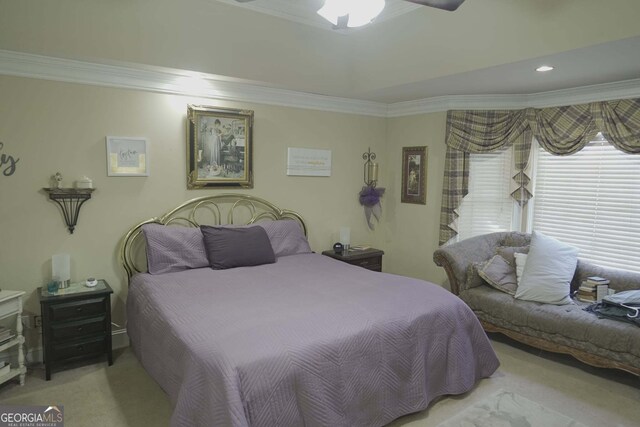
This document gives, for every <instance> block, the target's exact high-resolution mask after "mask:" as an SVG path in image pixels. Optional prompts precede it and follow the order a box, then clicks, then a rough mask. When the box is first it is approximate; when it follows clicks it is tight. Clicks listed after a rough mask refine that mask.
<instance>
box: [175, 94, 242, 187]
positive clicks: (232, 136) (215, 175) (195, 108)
mask: <svg viewBox="0 0 640 427" xmlns="http://www.w3.org/2000/svg"><path fill="white" fill-rule="evenodd" d="M252 153H253V111H251V110H234V109H229V108H218V107H208V106H202V105H188V106H187V188H188V189H200V188H215V187H218V188H253V170H252V168H253V155H252Z"/></svg>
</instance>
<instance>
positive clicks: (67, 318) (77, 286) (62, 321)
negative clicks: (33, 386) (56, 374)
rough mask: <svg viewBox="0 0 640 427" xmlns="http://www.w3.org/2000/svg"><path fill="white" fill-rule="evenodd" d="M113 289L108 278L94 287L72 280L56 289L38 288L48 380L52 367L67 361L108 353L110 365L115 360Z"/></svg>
mask: <svg viewBox="0 0 640 427" xmlns="http://www.w3.org/2000/svg"><path fill="white" fill-rule="evenodd" d="M112 293H113V290H112V289H111V287H110V286H109V284H108V283H107V282H106V281H104V280H99V281H98V284H97V285H96V286H94V287H91V288H90V287H87V286H85V284H84V282H81V283H72V284H71V285H70V286H69V287H68V288H64V289H59V290H58V291H56V292H54V293H49V292H48V291H47V290H46V289H45V288H38V296H39V298H40V310H41V313H42V347H43V348H44V364H45V377H46V379H47V381H48V380H50V379H51V371H52V369H53V368H54V367H56V366H58V365H61V364H63V363H66V362H70V361H74V360H79V359H85V358H92V357H96V356H100V355H104V354H106V355H107V361H108V362H109V366H111V365H112V364H113V355H112V352H111V294H112Z"/></svg>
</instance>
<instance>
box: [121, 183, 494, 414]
mask: <svg viewBox="0 0 640 427" xmlns="http://www.w3.org/2000/svg"><path fill="white" fill-rule="evenodd" d="M283 220H284V221H294V222H295V223H296V227H298V229H299V230H300V232H301V233H300V234H301V235H303V236H304V235H306V225H305V224H304V221H303V220H302V218H301V217H300V215H298V214H297V213H295V212H293V211H288V210H282V209H280V208H278V207H276V206H274V205H273V204H271V203H269V202H267V201H265V200H261V199H258V198H255V197H251V196H245V195H218V196H208V197H203V198H199V199H194V200H192V201H190V202H187V203H185V204H183V205H181V206H179V207H178V208H176V209H174V210H172V211H170V212H169V213H167V214H165V215H163V216H161V217H157V218H152V219H149V220H147V221H145V222H143V223H141V224H139V225H137V226H136V227H134V228H132V229H131V230H130V231H129V232H128V233H127V234H126V236H125V238H124V239H123V245H122V248H121V258H122V262H123V264H124V266H125V269H126V270H127V273H128V275H129V277H130V286H129V295H128V298H127V317H128V322H127V332H128V334H129V337H130V340H131V346H132V348H133V351H134V352H135V354H136V356H137V357H138V359H139V360H140V362H141V363H142V365H143V366H144V368H145V369H146V371H147V372H148V373H149V374H150V375H151V376H152V377H153V378H154V379H155V380H156V381H157V382H158V384H159V385H160V386H161V387H162V388H163V390H164V391H165V392H166V393H167V394H168V396H169V397H170V399H171V401H172V403H173V405H174V412H173V416H172V419H171V424H172V425H173V426H218V425H220V426H300V425H308V426H382V425H385V424H388V423H389V422H391V421H392V420H394V419H396V418H398V417H401V416H403V415H405V414H409V413H413V412H418V411H421V410H423V409H425V408H426V407H427V406H428V404H429V403H430V402H431V401H433V400H434V399H436V398H438V397H440V396H444V395H451V394H461V393H465V392H467V391H469V390H471V389H472V388H473V386H474V384H475V383H476V382H477V381H478V380H479V379H480V378H484V377H488V376H490V375H491V374H492V373H493V372H494V371H495V370H496V369H497V367H498V365H499V362H498V360H497V358H496V356H495V353H494V352H493V349H492V348H491V345H490V343H489V341H488V339H487V337H486V335H485V333H484V331H483V329H482V327H481V326H480V324H479V322H478V320H477V318H476V316H475V315H474V314H473V312H472V311H471V310H470V309H469V308H468V307H467V306H466V305H465V304H464V303H463V302H462V301H461V300H460V299H458V298H457V297H456V296H454V295H452V294H450V293H449V292H448V291H446V290H444V289H443V288H441V287H440V286H437V285H434V284H431V283H428V282H425V281H421V280H416V279H411V278H407V277H402V276H397V275H391V274H385V273H377V272H372V271H369V270H365V269H363V268H360V267H357V266H352V265H348V264H345V263H342V262H340V261H337V260H334V259H332V258H329V257H325V256H323V255H319V254H316V253H310V251H302V253H293V254H288V255H285V256H278V257H277V258H276V259H275V262H274V263H270V264H263V265H255V266H249V267H235V268H228V269H222V270H214V269H212V268H209V267H204V268H190V269H185V270H182V271H173V272H168V273H161V274H149V273H147V272H145V271H146V269H145V257H144V254H141V252H144V246H145V244H144V238H143V235H142V232H141V230H142V229H143V226H144V225H145V224H151V223H158V224H166V225H186V226H192V227H195V226H197V225H198V224H203V223H204V222H208V223H210V224H224V223H226V224H231V225H232V227H233V226H237V225H239V224H241V223H242V224H249V225H251V224H262V223H263V222H264V221H276V222H277V221H283ZM289 224H290V223H289ZM270 238H271V235H270Z"/></svg>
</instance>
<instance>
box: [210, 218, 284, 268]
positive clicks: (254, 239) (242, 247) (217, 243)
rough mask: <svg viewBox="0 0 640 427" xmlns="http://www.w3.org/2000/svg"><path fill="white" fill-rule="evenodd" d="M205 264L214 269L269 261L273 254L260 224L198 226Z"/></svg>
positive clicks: (270, 261) (272, 261)
mask: <svg viewBox="0 0 640 427" xmlns="http://www.w3.org/2000/svg"><path fill="white" fill-rule="evenodd" d="M200 229H201V230H202V235H203V237H204V246H205V249H206V251H207V257H208V258H209V265H210V266H211V268H213V269H214V270H224V269H227V268H233V267H248V266H253V265H261V264H272V263H274V262H276V257H275V255H274V253H273V248H271V243H270V242H269V237H268V236H267V232H266V231H265V230H264V228H262V227H258V226H252V227H237V228H236V227H212V226H208V225H203V226H200Z"/></svg>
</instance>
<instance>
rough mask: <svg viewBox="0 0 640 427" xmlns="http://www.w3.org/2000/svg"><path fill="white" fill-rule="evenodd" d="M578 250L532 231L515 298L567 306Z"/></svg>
mask: <svg viewBox="0 0 640 427" xmlns="http://www.w3.org/2000/svg"><path fill="white" fill-rule="evenodd" d="M577 264H578V249H576V248H574V247H572V246H569V245H567V244H565V243H562V242H560V241H558V240H556V239H553V238H551V237H548V236H545V235H544V234H542V233H538V232H536V231H534V232H533V234H532V236H531V248H530V250H529V255H528V256H527V262H526V264H525V266H524V270H523V272H522V278H521V279H520V283H518V290H517V291H516V295H515V297H516V298H518V299H522V300H526V301H537V302H542V303H546V304H556V305H563V304H571V303H572V301H571V298H570V297H569V293H570V288H571V279H573V275H574V274H575V271H576V265H577Z"/></svg>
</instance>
